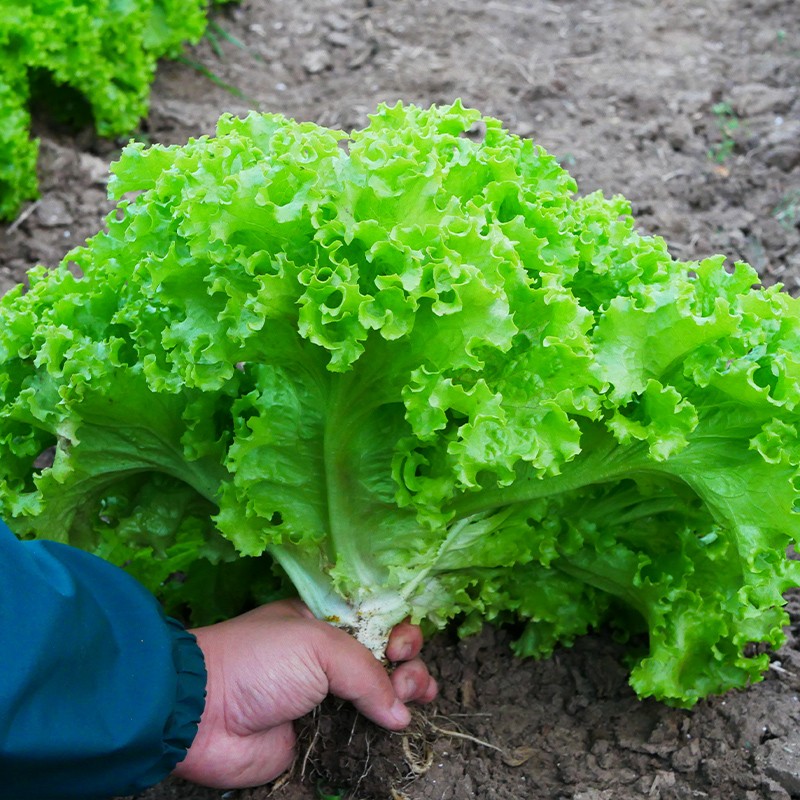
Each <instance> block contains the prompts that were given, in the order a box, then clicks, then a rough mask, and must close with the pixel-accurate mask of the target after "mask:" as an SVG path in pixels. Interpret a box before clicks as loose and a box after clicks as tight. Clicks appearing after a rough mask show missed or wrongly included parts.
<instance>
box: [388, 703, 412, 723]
mask: <svg viewBox="0 0 800 800" xmlns="http://www.w3.org/2000/svg"><path fill="white" fill-rule="evenodd" d="M389 716H391V718H392V719H393V720H394V721H395V722H396V723H397V724H398V725H402V726H403V727H405V726H406V725H408V723H409V722H411V712H410V711H409V710H408V709H407V708H406V707H405V706H404V705H403V704H402V703H401V702H400V701H399V700H395V701H394V704H393V705H392V707H391V708H390V709H389Z"/></svg>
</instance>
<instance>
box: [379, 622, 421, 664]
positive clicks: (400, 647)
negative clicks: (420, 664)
mask: <svg viewBox="0 0 800 800" xmlns="http://www.w3.org/2000/svg"><path fill="white" fill-rule="evenodd" d="M421 649H422V631H421V630H420V627H419V625H412V624H411V623H410V622H401V623H399V624H398V625H395V626H394V628H393V629H392V632H391V633H390V634H389V644H388V645H387V647H386V658H388V659H389V661H408V660H409V659H412V658H415V657H416V656H418V655H419V651H420V650H421Z"/></svg>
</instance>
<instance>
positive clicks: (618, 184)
mask: <svg viewBox="0 0 800 800" xmlns="http://www.w3.org/2000/svg"><path fill="white" fill-rule="evenodd" d="M216 23H217V24H218V25H219V26H221V29H222V30H223V31H225V32H227V34H228V35H216V37H213V38H212V39H206V40H205V41H204V42H203V43H201V45H200V46H198V47H197V48H195V50H194V51H193V52H192V53H191V54H190V57H191V59H192V60H193V61H196V62H198V63H201V64H203V65H204V69H205V71H206V74H205V75H204V74H203V73H202V72H201V71H199V70H198V69H196V68H193V67H192V66H191V65H190V64H189V63H172V64H164V65H163V66H162V68H161V70H160V72H159V75H158V79H157V82H156V85H155V87H154V91H153V98H152V109H151V113H150V116H149V118H148V119H147V120H146V121H145V123H144V124H143V126H142V131H141V136H142V137H145V138H146V139H147V140H149V141H152V142H166V143H170V142H183V141H185V140H186V139H187V138H188V137H190V136H197V135H200V134H203V133H210V132H212V130H213V126H214V123H215V121H216V119H217V118H218V117H219V115H220V114H221V113H222V112H223V111H232V112H243V111H246V110H247V109H248V108H258V109H260V110H265V111H278V112H281V113H283V114H286V115H287V116H292V117H296V118H298V119H310V120H314V121H316V122H319V123H321V124H324V125H328V126H336V127H341V128H345V129H349V128H353V127H362V126H363V125H364V124H365V121H366V114H367V113H369V112H370V111H371V110H373V109H374V107H375V106H376V104H377V103H378V102H380V101H387V102H394V101H395V100H397V99H402V100H404V101H406V102H416V103H418V104H422V105H428V104H430V103H434V102H449V101H451V100H453V99H454V98H456V97H461V98H463V100H464V102H465V104H467V105H472V106H475V107H477V108H479V109H481V110H482V111H483V112H484V113H487V114H491V115H493V116H496V117H499V118H501V119H502V120H504V122H505V123H506V124H507V125H508V127H509V128H510V129H511V130H512V131H514V132H516V133H519V134H521V135H524V136H530V137H533V138H534V139H535V140H536V141H538V142H539V143H540V144H542V145H544V146H545V147H546V148H547V149H548V150H550V151H552V152H554V153H555V154H557V155H558V156H559V157H560V158H561V160H562V162H563V163H564V165H565V166H566V167H567V168H568V169H569V170H570V171H571V172H572V173H573V175H574V176H575V177H576V178H577V179H578V181H579V184H580V186H581V190H582V191H584V192H588V191H593V190H595V189H602V190H603V191H604V192H605V193H606V194H612V193H622V194H624V195H625V196H627V197H628V198H629V199H630V200H631V202H632V203H633V208H634V213H635V215H636V216H637V219H638V222H639V227H640V229H641V230H643V231H644V232H646V233H655V234H659V235H662V236H664V237H665V238H666V239H667V241H668V242H669V244H670V247H671V250H672V251H673V252H674V253H675V254H676V255H678V256H680V257H682V258H686V259H697V258H702V257H705V256H708V255H711V254H713V253H716V252H722V253H725V254H727V255H728V256H729V257H730V258H731V259H733V260H737V259H743V260H746V261H748V262H750V263H751V264H752V265H753V266H754V267H756V268H757V269H758V270H759V271H760V273H761V274H762V276H763V278H764V281H765V283H772V282H775V281H776V280H777V281H782V282H783V283H784V284H785V285H786V287H787V289H788V290H789V291H791V292H792V293H798V292H800V88H798V87H800V13H798V6H797V0H703V2H689V0H586V2H583V1H582V0H358V1H357V0H294V2H291V3H283V2H279V1H278V0H246V2H243V3H242V4H241V5H239V6H233V7H228V8H225V9H224V10H222V11H220V12H218V13H217V16H216ZM208 74H211V75H212V76H213V78H214V80H211V79H209V77H208ZM225 86H227V87H228V88H227V89H226V88H225ZM231 89H233V91H231ZM37 134H38V135H40V136H41V138H42V157H41V160H40V172H41V182H42V197H41V199H40V200H39V201H37V202H35V203H32V204H30V205H29V206H28V207H26V208H25V209H24V210H23V213H22V215H21V216H20V218H19V219H18V220H17V221H16V222H15V223H13V224H11V225H6V226H3V227H0V291H2V290H3V289H6V288H8V286H10V285H12V284H13V283H14V282H16V281H18V280H20V279H21V277H22V275H23V271H24V270H25V269H27V268H29V267H31V266H33V265H34V264H36V263H40V262H41V263H44V264H48V265H53V264H55V263H57V262H58V261H59V260H60V258H61V257H63V255H64V254H65V253H66V252H67V251H68V250H69V249H70V248H71V247H72V246H74V245H75V244H78V243H80V242H82V241H83V240H84V239H85V238H86V237H87V236H88V235H91V234H92V233H94V232H96V231H97V230H99V229H100V228H101V226H102V219H103V217H104V215H105V214H106V213H107V212H108V211H109V210H110V205H109V203H108V202H107V200H106V199H105V187H104V183H105V176H106V166H107V162H108V161H109V160H110V159H111V158H113V157H114V154H115V152H116V151H117V149H118V147H119V145H120V143H119V142H105V141H102V140H98V139H97V137H95V136H94V135H93V134H92V133H91V131H82V132H78V133H77V134H76V133H71V132H66V131H56V130H54V129H53V128H52V126H50V125H49V123H48V122H46V121H45V120H40V122H39V129H38V130H37ZM790 606H791V609H792V611H793V627H792V628H791V629H790V631H789V642H788V644H787V645H786V646H785V647H784V648H783V649H782V650H781V651H780V652H779V653H777V654H774V655H773V662H772V669H771V670H770V671H769V673H768V675H767V677H766V680H765V681H764V682H763V683H761V684H758V685H757V686H754V687H752V688H751V689H750V690H748V691H745V692H735V693H730V694H728V695H726V696H725V697H721V698H712V699H709V700H707V701H704V702H702V703H700V704H699V706H698V707H697V708H696V709H695V710H693V711H691V712H686V711H676V710H673V709H669V708H666V707H664V706H661V705H658V704H656V703H654V702H649V701H647V702H640V701H638V700H637V699H636V698H635V697H634V696H633V694H632V692H631V691H630V689H629V688H628V686H627V683H626V679H625V670H624V668H623V667H622V666H621V664H620V652H621V651H620V650H619V649H618V648H617V647H616V645H614V644H613V642H611V641H610V640H609V639H608V638H607V637H605V636H603V635H602V634H599V633H598V634H597V635H594V636H591V637H587V638H586V639H584V640H583V641H580V642H579V643H578V644H577V645H576V646H575V647H574V648H573V649H572V650H568V651H561V652H559V653H558V654H557V655H556V656H554V657H553V658H552V659H550V660H547V661H542V662H530V661H529V662H521V661H517V660H515V659H514V658H512V656H511V655H510V652H509V650H508V648H507V646H506V635H505V634H504V633H502V632H493V631H492V630H488V629H487V630H486V631H485V632H484V633H483V634H482V635H481V636H479V637H477V638H474V639H471V640H469V641H465V642H461V643H457V642H455V641H451V640H450V639H449V638H448V635H447V634H443V635H441V636H439V637H437V638H435V639H434V640H433V641H432V642H430V643H429V645H428V646H427V648H426V651H425V656H426V658H427V660H428V662H429V663H430V665H431V668H432V671H433V672H434V674H436V675H437V677H438V678H439V680H440V683H441V686H442V696H441V698H440V699H439V700H438V701H437V703H436V704H435V705H434V706H433V708H432V710H431V711H430V712H429V713H430V714H431V715H432V716H430V719H431V721H432V722H433V724H434V725H435V726H437V727H438V728H442V729H447V730H457V731H460V732H461V733H464V734H468V735H470V736H473V737H476V738H479V739H482V740H485V741H486V742H488V743H490V744H492V745H494V746H496V747H499V748H501V749H502V751H503V752H502V753H501V752H499V751H497V750H495V749H492V748H489V747H486V746H483V745H478V744H475V743H473V742H471V741H469V740H467V739H464V738H455V737H451V736H448V735H444V734H442V733H438V734H437V733H435V732H433V731H432V729H431V727H430V725H428V726H427V728H426V733H425V743H427V744H428V745H430V747H431V748H432V750H431V753H430V755H431V758H432V760H431V763H430V768H429V769H428V770H427V772H425V774H423V775H420V776H418V777H416V780H413V781H412V780H410V777H413V774H412V773H413V770H412V768H411V766H410V765H409V763H408V760H407V758H406V755H407V754H406V753H405V752H404V747H403V740H402V738H401V737H397V736H393V735H390V734H387V733H384V732H379V731H378V730H377V729H374V728H370V727H368V726H367V724H366V723H365V722H363V721H362V720H355V719H354V718H353V716H352V715H350V714H349V712H347V711H346V710H344V709H341V710H339V712H338V713H337V714H336V715H335V722H334V721H332V719H331V718H330V717H328V718H326V719H325V721H324V724H323V726H322V728H321V729H320V733H321V735H320V736H319V737H318V741H317V746H316V748H315V752H314V754H313V756H312V757H311V759H310V760H309V768H308V769H307V772H306V775H307V777H306V780H305V781H300V780H299V778H298V777H294V778H292V779H291V780H290V781H289V782H288V783H285V784H284V785H283V786H282V787H279V788H275V787H265V788H261V789H254V790H249V791H242V792H231V793H222V792H219V791H212V790H203V789H199V788H196V787H190V786H188V785H184V784H181V783H178V782H174V781H168V782H166V783H164V784H162V785H161V786H159V787H156V788H154V789H153V790H151V791H149V792H147V793H146V794H145V795H143V796H142V800H168V798H169V799H170V800H189V799H190V798H191V799H192V800H211V798H214V800H218V799H219V798H225V799H226V800H228V799H229V798H230V799H231V800H263V798H266V797H273V798H277V800H301V799H305V800H308V799H309V798H315V797H316V798H319V797H324V796H325V792H326V791H328V794H329V795H332V796H339V794H341V795H342V796H344V794H345V792H346V791H351V796H353V797H358V798H362V799H363V800H366V798H372V797H374V798H380V800H386V799H388V798H391V797H392V787H394V791H395V792H399V793H400V794H396V795H395V797H406V798H409V800H423V798H430V800H433V799H434V798H436V800H444V798H470V797H476V798H481V799H482V800H495V799H496V800H511V799H512V798H514V800H516V798H523V797H531V798H540V797H541V798H564V799H565V800H566V799H567V798H570V799H571V800H612V799H613V800H628V798H641V797H645V798H656V799H657V798H661V799H662V800H673V799H677V798H695V797H698V798H702V797H711V798H719V797H725V798H727V799H728V800H762V799H764V798H767V799H770V800H786V798H789V797H800V725H799V724H798V723H800V697H799V695H800V651H798V647H799V646H800V645H799V641H800V640H798V635H800V633H798V632H800V623H798V619H799V618H800V617H799V616H798V613H797V612H798V611H800V603H798V601H797V599H796V598H792V599H791V603H790ZM333 725H338V726H340V728H337V729H334V728H332V727H329V726H333ZM351 732H352V736H351ZM326 737H327V738H328V741H329V744H328V745H327V747H325V741H326ZM417 744H419V742H417ZM367 747H368V748H369V758H367V754H366V750H367ZM406 749H408V748H407V747H406ZM420 752H421V753H422V756H423V758H425V757H426V756H425V749H424V747H422V748H421V750H420ZM418 756H419V753H418ZM412 761H413V759H412ZM512 764H516V766H512ZM365 773H366V774H365ZM362 776H363V777H362ZM317 781H319V782H320V783H319V786H317ZM326 786H327V789H326ZM355 787H357V788H355ZM334 790H337V791H334ZM338 790H341V791H338Z"/></svg>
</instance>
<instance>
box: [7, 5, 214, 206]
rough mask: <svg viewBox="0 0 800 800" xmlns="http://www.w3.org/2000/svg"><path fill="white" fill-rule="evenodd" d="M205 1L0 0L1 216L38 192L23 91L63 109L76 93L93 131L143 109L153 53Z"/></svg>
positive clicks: (178, 39)
mask: <svg viewBox="0 0 800 800" xmlns="http://www.w3.org/2000/svg"><path fill="white" fill-rule="evenodd" d="M205 11H206V0H31V1H30V2H24V3H19V2H16V1H15V0H0V219H12V218H13V217H14V216H15V215H16V213H17V212H18V210H19V207H20V205H21V204H22V203H23V202H24V201H25V200H28V199H30V198H32V197H35V195H36V187H37V181H36V156H37V151H38V143H37V142H36V140H34V139H31V138H30V123H31V120H30V110H29V107H30V102H31V92H32V91H34V92H35V91H36V90H37V89H41V90H42V91H45V92H46V96H44V97H43V98H42V102H44V103H47V104H48V106H50V107H51V108H52V110H53V111H54V112H55V113H59V112H63V111H64V108H65V106H66V105H68V104H69V103H70V102H71V101H72V100H73V98H74V97H76V96H79V97H80V98H82V101H85V104H86V107H85V109H81V111H85V112H86V113H87V115H88V116H87V118H86V119H81V120H79V121H80V122H82V123H91V122H92V121H93V122H94V126H95V128H96V130H97V132H98V133H99V134H100V135H101V136H109V137H113V136H117V135H121V134H126V133H130V132H131V131H133V130H134V129H135V128H136V126H137V125H138V123H139V120H140V119H141V118H142V117H143V116H144V115H145V114H146V112H147V104H148V98H149V91H150V84H151V82H152V80H153V77H154V74H155V66H156V61H157V60H158V59H159V58H161V57H163V56H175V55H177V54H178V53H180V51H181V48H182V45H183V44H184V43H186V42H196V41H197V40H198V39H199V38H200V36H201V35H202V33H203V30H204V28H205Z"/></svg>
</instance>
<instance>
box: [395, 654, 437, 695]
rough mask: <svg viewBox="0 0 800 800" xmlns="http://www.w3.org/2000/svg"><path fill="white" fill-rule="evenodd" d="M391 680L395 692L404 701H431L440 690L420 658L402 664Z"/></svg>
mask: <svg viewBox="0 0 800 800" xmlns="http://www.w3.org/2000/svg"><path fill="white" fill-rule="evenodd" d="M391 681H392V686H393V687H394V690H395V693H396V694H397V696H398V697H399V698H400V699H401V700H402V701H403V702H404V703H409V702H417V703H429V702H430V701H431V700H433V698H434V697H436V693H437V691H438V686H437V684H436V681H435V680H434V679H433V678H432V677H431V676H430V673H429V672H428V668H427V667H426V666H425V664H424V663H423V662H422V661H421V660H420V659H418V658H415V659H413V660H412V661H406V662H405V663H403V664H400V666H399V667H397V669H396V670H395V671H394V672H393V673H392V677H391Z"/></svg>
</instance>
